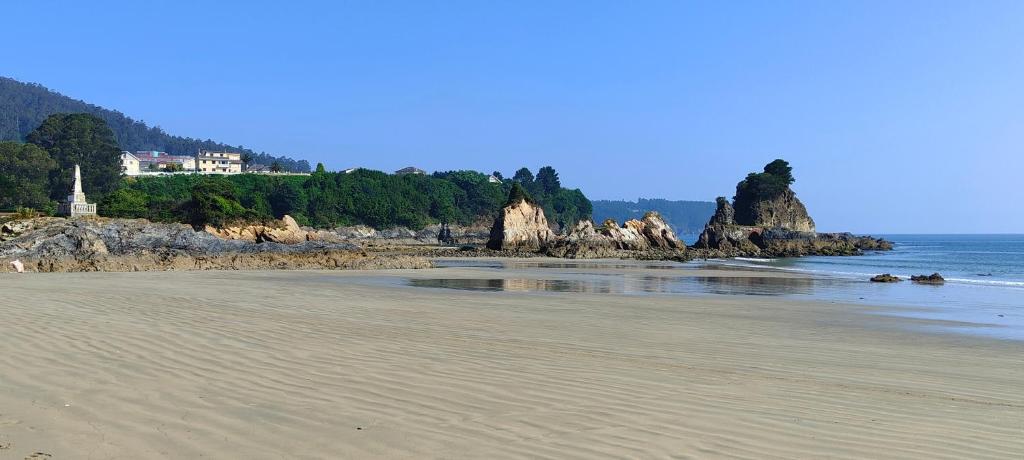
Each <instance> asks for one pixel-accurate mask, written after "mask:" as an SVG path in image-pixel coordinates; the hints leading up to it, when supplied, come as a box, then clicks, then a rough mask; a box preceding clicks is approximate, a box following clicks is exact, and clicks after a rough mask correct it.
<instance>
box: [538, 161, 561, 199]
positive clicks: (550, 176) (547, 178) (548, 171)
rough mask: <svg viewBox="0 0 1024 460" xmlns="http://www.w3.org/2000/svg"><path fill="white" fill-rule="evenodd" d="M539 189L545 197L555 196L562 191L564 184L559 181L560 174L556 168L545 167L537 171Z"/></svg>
mask: <svg viewBox="0 0 1024 460" xmlns="http://www.w3.org/2000/svg"><path fill="white" fill-rule="evenodd" d="M537 184H538V185H539V187H538V189H539V190H540V191H541V192H542V193H544V194H545V195H554V194H555V193H558V191H559V190H561V189H562V182H561V181H560V180H558V173H557V172H555V168H552V167H551V166H545V167H543V168H540V169H539V170H538V171H537Z"/></svg>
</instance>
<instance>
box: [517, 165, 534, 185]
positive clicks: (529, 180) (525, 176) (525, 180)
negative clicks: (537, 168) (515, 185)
mask: <svg viewBox="0 0 1024 460" xmlns="http://www.w3.org/2000/svg"><path fill="white" fill-rule="evenodd" d="M512 180H514V181H516V182H519V183H520V184H523V185H525V186H528V185H530V184H533V173H532V172H530V170H529V169H527V168H519V170H518V171H516V174H515V175H514V176H512Z"/></svg>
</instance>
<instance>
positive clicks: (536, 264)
mask: <svg viewBox="0 0 1024 460" xmlns="http://www.w3.org/2000/svg"><path fill="white" fill-rule="evenodd" d="M434 265H435V266H437V267H438V268H511V269H525V268H548V269H567V268H571V269H588V270H608V269H612V270H628V269H674V268H679V265H678V264H673V263H671V262H666V263H660V264H655V263H649V264H636V263H615V262H593V261H588V262H550V261H531V260H525V261H524V260H513V261H501V260H473V259H437V260H434Z"/></svg>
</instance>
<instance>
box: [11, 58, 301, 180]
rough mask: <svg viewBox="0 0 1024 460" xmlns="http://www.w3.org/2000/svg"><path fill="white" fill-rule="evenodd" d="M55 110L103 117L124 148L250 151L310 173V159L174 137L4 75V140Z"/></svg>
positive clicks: (257, 158)
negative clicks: (273, 154)
mask: <svg viewBox="0 0 1024 460" xmlns="http://www.w3.org/2000/svg"><path fill="white" fill-rule="evenodd" d="M55 113H88V114H92V115H95V116H97V117H100V118H102V119H103V120H104V121H106V122H107V125H109V126H110V129H111V130H113V131H114V137H115V138H116V139H117V143H118V145H120V147H121V148H122V149H124V150H128V151H132V152H134V151H139V150H159V151H163V152H167V153H170V154H172V155H195V153H196V152H197V151H199V150H200V149H203V150H220V151H225V150H226V151H230V152H239V153H247V154H249V155H251V160H250V161H251V163H258V164H263V165H270V164H272V163H274V162H275V161H276V162H277V163H278V164H280V165H281V167H282V168H283V169H284V170H286V171H293V172H309V169H310V168H309V162H307V161H306V160H294V159H291V158H287V157H274V156H272V155H268V154H266V153H262V152H261V153H256V152H253V151H252V150H250V149H247V148H244V147H242V146H231V145H227V144H222V143H220V142H214V141H212V140H209V139H207V140H205V141H204V140H200V139H192V138H190V137H181V136H172V135H170V134H167V133H165V132H164V131H163V130H162V129H160V128H159V127H155V126H154V127H150V126H147V125H146V124H145V123H143V122H141V121H137V120H133V119H131V118H130V117H128V116H125V115H124V114H123V113H121V112H118V111H115V110H108V109H105V108H103V107H99V106H96V105H92V104H89V103H87V102H84V101H80V100H77V99H72V98H70V97H67V96H64V95H63V94H60V93H57V92H54V91H51V90H49V89H47V88H46V87H44V86H41V85H38V84H34V83H22V82H20V81H17V80H14V79H11V78H7V77H0V141H24V140H25V136H26V135H27V134H28V133H29V132H31V131H32V130H33V129H35V128H36V127H37V126H39V124H40V123H42V122H43V120H45V119H46V117H48V116H50V115H53V114H55Z"/></svg>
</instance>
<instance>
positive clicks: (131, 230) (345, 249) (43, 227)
mask: <svg viewBox="0 0 1024 460" xmlns="http://www.w3.org/2000/svg"><path fill="white" fill-rule="evenodd" d="M19 225H21V227H19V228H21V229H22V230H23V231H21V232H18V233H14V232H13V231H12V232H8V233H5V234H4V235H5V236H3V239H2V241H0V261H3V265H2V266H7V265H8V264H9V262H10V261H13V260H20V261H22V262H23V263H24V266H25V270H26V271H148V270H211V269H221V270H223V269H229V270H241V269H245V270H254V269H368V268H426V267H429V266H431V264H430V262H429V261H428V260H426V259H422V258H417V257H409V256H402V255H374V254H368V253H366V252H364V251H362V250H361V249H360V248H359V247H358V246H355V245H352V244H338V243H326V242H323V241H302V242H298V243H295V244H282V243H277V242H269V241H265V242H262V243H255V242H252V241H245V240H241V239H223V238H220V237H217V236H214V235H211V234H209V233H207V232H205V231H195V230H193V229H192V227H190V226H187V225H182V224H164V223H151V222H148V221H146V220H141V219H102V218H90V219H75V220H65V219H54V218H43V219H33V222H29V223H28V224H19ZM0 233H2V231H0Z"/></svg>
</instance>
